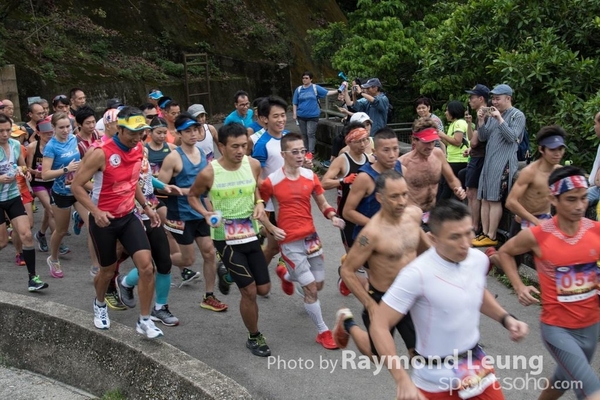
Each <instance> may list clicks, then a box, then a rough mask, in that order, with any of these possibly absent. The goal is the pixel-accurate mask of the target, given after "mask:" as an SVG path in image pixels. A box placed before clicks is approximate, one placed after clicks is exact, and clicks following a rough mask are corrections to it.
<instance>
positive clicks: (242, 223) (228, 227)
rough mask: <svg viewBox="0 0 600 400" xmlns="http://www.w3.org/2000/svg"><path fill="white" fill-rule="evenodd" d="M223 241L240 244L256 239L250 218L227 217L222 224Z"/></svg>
mask: <svg viewBox="0 0 600 400" xmlns="http://www.w3.org/2000/svg"><path fill="white" fill-rule="evenodd" d="M223 230H224V231H225V243H227V244H229V245H233V244H242V243H248V242H252V241H254V240H257V239H258V238H257V237H256V231H255V230H254V224H253V223H252V220H251V219H250V218H240V219H227V220H225V223H224V224H223Z"/></svg>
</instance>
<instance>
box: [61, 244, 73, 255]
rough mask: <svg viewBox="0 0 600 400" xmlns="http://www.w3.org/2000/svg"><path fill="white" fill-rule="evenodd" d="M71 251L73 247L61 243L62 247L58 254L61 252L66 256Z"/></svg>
mask: <svg viewBox="0 0 600 400" xmlns="http://www.w3.org/2000/svg"><path fill="white" fill-rule="evenodd" d="M70 252H71V249H70V248H69V247H67V246H65V245H64V244H62V243H61V244H60V247H59V248H58V254H60V255H61V256H64V255H65V254H69V253H70Z"/></svg>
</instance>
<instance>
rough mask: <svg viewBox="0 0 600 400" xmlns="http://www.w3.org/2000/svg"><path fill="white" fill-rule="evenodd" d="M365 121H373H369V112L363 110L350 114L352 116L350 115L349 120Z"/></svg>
mask: <svg viewBox="0 0 600 400" xmlns="http://www.w3.org/2000/svg"><path fill="white" fill-rule="evenodd" d="M366 121H369V122H373V121H371V117H369V114H367V113H365V112H357V113H354V114H352V116H351V117H350V122H360V123H365V122H366Z"/></svg>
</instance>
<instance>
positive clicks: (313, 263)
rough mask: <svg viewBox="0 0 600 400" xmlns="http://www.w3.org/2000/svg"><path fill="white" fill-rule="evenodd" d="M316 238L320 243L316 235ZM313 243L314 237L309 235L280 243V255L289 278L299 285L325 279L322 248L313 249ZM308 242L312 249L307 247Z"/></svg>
mask: <svg viewBox="0 0 600 400" xmlns="http://www.w3.org/2000/svg"><path fill="white" fill-rule="evenodd" d="M315 235H316V234H315ZM316 240H317V241H318V243H319V244H320V240H319V239H318V236H316ZM314 243H315V238H314V237H310V238H307V240H305V239H302V240H297V241H295V242H289V243H284V244H282V245H281V256H282V258H283V261H285V264H286V268H287V270H288V272H289V274H290V278H291V279H292V280H293V281H296V282H298V283H299V284H300V285H301V286H307V285H308V284H310V283H312V282H315V281H316V282H323V281H324V280H325V263H324V260H323V249H322V248H320V249H318V250H316V251H315V248H314ZM310 244H312V245H313V248H312V249H309V248H307V246H309V245H310ZM309 252H312V254H309Z"/></svg>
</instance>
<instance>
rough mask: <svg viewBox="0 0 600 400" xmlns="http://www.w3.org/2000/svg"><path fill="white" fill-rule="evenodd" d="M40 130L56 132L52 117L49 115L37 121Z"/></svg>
mask: <svg viewBox="0 0 600 400" xmlns="http://www.w3.org/2000/svg"><path fill="white" fill-rule="evenodd" d="M37 130H38V132H54V127H53V126H52V117H50V116H48V117H46V118H44V119H43V120H41V121H39V122H38V123H37Z"/></svg>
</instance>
